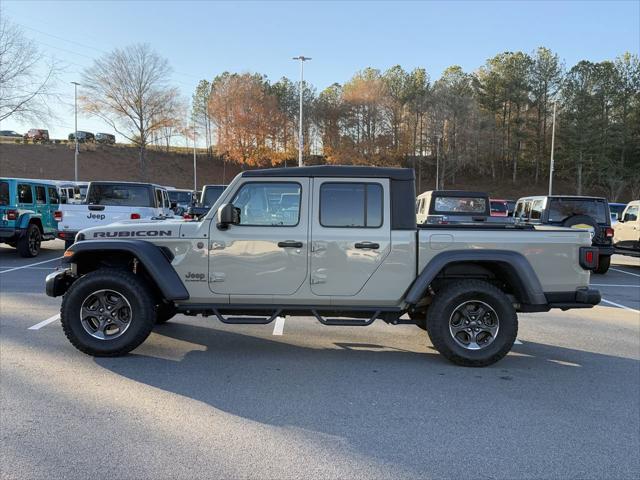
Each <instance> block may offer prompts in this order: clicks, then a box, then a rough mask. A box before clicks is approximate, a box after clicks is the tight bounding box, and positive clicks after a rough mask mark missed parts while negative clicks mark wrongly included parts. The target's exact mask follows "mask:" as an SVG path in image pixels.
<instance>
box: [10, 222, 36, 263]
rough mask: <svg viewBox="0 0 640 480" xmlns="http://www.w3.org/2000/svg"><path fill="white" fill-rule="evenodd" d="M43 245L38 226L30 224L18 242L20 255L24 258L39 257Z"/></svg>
mask: <svg viewBox="0 0 640 480" xmlns="http://www.w3.org/2000/svg"><path fill="white" fill-rule="evenodd" d="M41 243H42V234H41V233H40V229H39V228H38V225H36V224H35V223H31V224H29V226H28V227H27V231H26V232H25V234H24V235H23V236H22V237H21V238H19V239H18V241H17V242H16V248H17V249H18V254H19V255H20V256H21V257H24V258H33V257H37V256H38V254H39V253H40V244H41Z"/></svg>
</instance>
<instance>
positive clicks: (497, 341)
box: [427, 280, 518, 367]
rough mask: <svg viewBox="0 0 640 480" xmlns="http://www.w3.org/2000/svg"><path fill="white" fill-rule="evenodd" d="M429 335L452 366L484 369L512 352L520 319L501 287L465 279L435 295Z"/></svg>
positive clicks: (428, 327) (429, 318)
mask: <svg viewBox="0 0 640 480" xmlns="http://www.w3.org/2000/svg"><path fill="white" fill-rule="evenodd" d="M427 333H428V334H429V338H430V339H431V342H432V343H433V346H434V347H435V348H436V350H438V352H440V353H441V354H442V355H443V356H444V357H446V358H447V359H448V360H450V361H452V362H453V363H456V364H458V365H463V366H468V367H484V366H487V365H491V364H493V363H495V362H497V361H498V360H500V359H501V358H503V357H504V356H505V355H506V354H507V353H508V352H509V350H511V347H512V346H513V343H514V342H515V340H516V336H517V334H518V317H517V315H516V311H515V308H514V307H513V304H512V302H511V300H510V299H509V297H507V295H505V293H504V292H503V291H501V290H500V289H499V288H497V287H496V286H494V285H492V284H490V283H487V282H484V281H481V280H464V281H460V282H457V283H451V284H449V285H446V286H444V287H442V288H441V289H440V290H439V291H437V292H436V295H435V296H434V298H433V302H432V304H431V306H430V307H429V314H428V315H427Z"/></svg>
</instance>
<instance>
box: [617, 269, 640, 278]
mask: <svg viewBox="0 0 640 480" xmlns="http://www.w3.org/2000/svg"><path fill="white" fill-rule="evenodd" d="M609 270H613V271H614V272H620V273H626V274H627V275H633V276H634V277H640V275H638V274H637V273H631V272H627V271H625V270H620V269H618V268H610V269H609Z"/></svg>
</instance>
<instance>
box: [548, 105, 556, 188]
mask: <svg viewBox="0 0 640 480" xmlns="http://www.w3.org/2000/svg"><path fill="white" fill-rule="evenodd" d="M555 141H556V102H553V126H552V127H551V165H549V195H551V194H552V190H553V147H554V146H555Z"/></svg>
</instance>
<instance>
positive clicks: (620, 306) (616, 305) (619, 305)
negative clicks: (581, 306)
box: [601, 298, 640, 313]
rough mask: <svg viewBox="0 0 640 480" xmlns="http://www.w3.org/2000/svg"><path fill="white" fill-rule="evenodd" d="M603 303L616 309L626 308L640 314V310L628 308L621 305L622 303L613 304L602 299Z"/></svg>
mask: <svg viewBox="0 0 640 480" xmlns="http://www.w3.org/2000/svg"><path fill="white" fill-rule="evenodd" d="M601 301H602V302H604V303H608V304H609V305H613V306H614V307H618V308H624V309H625V310H630V311H632V312H636V313H640V310H636V309H635V308H631V307H627V306H626V305H621V304H620V303H616V302H612V301H611V300H605V299H604V298H602V299H601Z"/></svg>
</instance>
